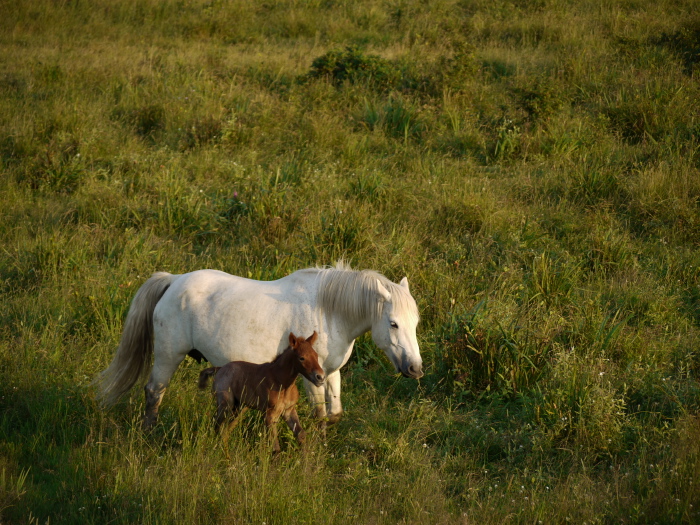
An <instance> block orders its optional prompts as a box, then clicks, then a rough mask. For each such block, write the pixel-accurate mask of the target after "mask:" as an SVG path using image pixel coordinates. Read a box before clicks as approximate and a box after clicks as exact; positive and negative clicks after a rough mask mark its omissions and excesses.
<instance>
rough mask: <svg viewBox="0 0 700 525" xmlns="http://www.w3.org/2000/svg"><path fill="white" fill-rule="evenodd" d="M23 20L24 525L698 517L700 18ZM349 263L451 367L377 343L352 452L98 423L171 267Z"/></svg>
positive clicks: (160, 9)
mask: <svg viewBox="0 0 700 525" xmlns="http://www.w3.org/2000/svg"><path fill="white" fill-rule="evenodd" d="M0 5H1V6H2V13H3V16H2V18H1V19H0V57H1V58H2V60H0V95H1V96H0V166H1V168H0V169H2V176H1V177H0V202H2V206H1V207H0V217H1V218H0V301H1V302H2V305H3V308H2V310H1V311H0V356H1V358H0V378H1V380H0V406H1V407H2V410H0V521H2V522H3V523H5V522H7V523H42V524H43V523H47V522H48V523H52V522H53V523H55V522H61V523H104V522H108V521H109V522H116V523H134V522H144V523H182V522H197V523H224V522H225V523H229V522H234V523H249V522H265V523H282V522H312V521H313V522H323V523H340V522H343V523H344V522H347V521H349V520H353V521H357V522H366V523H396V522H406V523H431V524H432V523H476V522H479V523H498V524H501V523H539V522H542V523H553V522H554V523H565V522H569V523H571V522H574V523H621V522H622V523H694V522H697V520H698V510H699V509H700V494H699V493H698V485H697V482H696V479H697V476H698V465H699V463H698V454H699V448H698V443H699V442H700V440H699V439H698V438H699V437H700V426H699V423H698V417H697V412H698V408H699V406H700V385H699V384H698V374H699V373H700V353H699V352H698V350H697V349H698V345H699V344H700V314H699V313H698V312H700V291H699V290H700V288H699V286H700V253H699V252H698V242H697V240H698V234H699V233H700V211H699V209H698V203H699V202H700V201H699V199H700V183H699V182H698V181H699V180H700V178H699V177H698V175H699V173H698V171H699V168H700V157H699V156H698V152H699V151H700V149H699V146H700V106H698V104H697V100H700V88H698V83H697V63H698V60H697V50H698V48H699V47H700V36H699V35H698V17H697V14H696V12H695V11H696V9H695V7H696V6H695V4H694V3H693V2H690V1H686V2H666V1H662V2H649V1H646V0H640V1H638V2H622V1H620V2H612V3H610V2H598V1H593V0H591V1H586V2H580V3H575V4H572V3H570V2H569V3H567V2H559V1H556V0H554V1H547V2H534V3H533V2H500V1H496V2H493V1H490V2H482V1H475V2H462V1H457V0H442V1H438V2H429V3H425V2H417V1H413V0H407V1H404V2H399V3H396V2H393V3H392V2H387V3H379V4H378V3H376V2H369V1H365V0H362V1H359V2H313V1H312V2H294V1H281V2H273V3H266V4H261V3H259V2H252V1H245V0H244V1H240V2H235V3H227V2H203V1H198V0H196V1H192V2H176V1H170V0H158V1H157V0H145V1H144V0H141V1H131V0H118V1H116V2H115V1H112V2H101V1H96V2H85V1H72V2H53V1H42V0H31V1H26V2H7V1H6V2H2V3H0ZM338 258H345V259H346V260H347V261H349V262H350V263H351V264H352V265H354V266H356V267H359V268H374V269H376V270H379V271H381V272H382V273H384V274H385V275H387V276H388V277H390V278H392V279H394V280H395V281H398V280H399V279H400V278H401V277H403V276H404V275H407V276H408V278H409V281H410V283H411V290H412V293H413V295H414V296H415V297H416V299H417V301H418V305H419V308H420V311H421V324H420V326H419V334H418V336H419V342H420V344H421V350H422V354H423V357H424V361H425V369H426V375H425V377H424V378H423V379H421V381H420V382H412V381H408V380H406V379H401V378H398V377H396V376H394V375H393V370H392V367H391V366H390V364H389V363H388V361H387V360H386V358H385V357H384V356H383V354H382V352H381V351H379V350H378V349H377V348H376V347H375V346H374V344H373V343H372V342H371V338H370V337H369V336H365V337H363V338H361V339H360V340H358V342H357V344H356V351H355V353H354V354H353V357H352V358H351V360H350V362H349V363H348V364H347V365H346V367H345V369H344V375H343V389H344V392H343V402H344V407H345V409H346V415H345V417H344V419H343V420H341V422H340V423H339V424H337V425H336V426H334V427H331V428H330V429H329V432H328V436H327V439H326V441H323V440H322V439H321V436H320V435H319V434H317V432H316V431H315V429H313V423H312V421H311V419H310V410H309V408H308V407H307V405H305V404H304V405H302V407H301V416H302V421H303V422H305V423H304V424H305V425H306V426H308V427H309V429H310V445H309V450H308V451H307V452H306V453H302V452H301V451H300V450H298V449H297V447H296V445H295V442H294V440H293V439H292V438H291V434H289V433H286V431H285V433H283V434H282V441H283V449H284V451H283V453H282V454H281V455H280V456H279V457H277V458H274V459H273V458H272V457H271V455H270V453H269V446H268V445H269V444H268V443H267V441H266V439H265V432H264V428H263V427H264V425H263V424H262V420H261V418H260V417H259V416H258V415H255V414H251V415H249V416H248V417H247V418H246V419H245V421H244V422H243V424H242V425H241V426H240V427H239V428H238V429H237V430H236V431H235V433H234V435H233V436H232V438H231V440H230V441H229V442H228V444H224V443H222V442H221V441H220V440H219V439H218V437H217V436H216V435H215V434H214V433H213V430H212V421H211V416H212V414H213V406H212V400H211V399H210V397H209V396H208V395H206V394H203V393H201V392H199V391H198V390H197V389H196V386H195V383H196V378H197V375H198V372H199V370H200V369H201V368H202V367H203V366H204V365H203V364H202V365H199V364H196V363H195V362H194V361H191V360H187V361H186V362H185V363H184V364H183V365H182V366H181V367H180V369H179V370H178V373H177V374H176V377H175V378H174V380H173V383H172V385H171V388H170V389H169V390H168V393H167V395H166V397H165V400H164V404H163V408H162V418H161V420H160V423H159V424H158V426H157V427H156V429H155V430H154V431H153V432H152V433H151V434H144V433H142V431H141V430H140V422H139V418H140V414H141V412H142V410H143V406H142V405H143V400H142V394H141V392H140V391H139V389H134V392H133V393H132V395H131V396H129V397H128V398H127V399H124V400H123V401H122V402H120V403H119V404H118V405H117V406H116V407H115V408H114V409H112V410H110V411H104V410H102V409H100V408H99V407H98V406H97V404H96V402H95V401H94V397H93V396H94V393H93V392H92V391H91V390H90V387H89V384H90V382H91V380H92V379H93V378H94V376H95V375H96V374H97V373H98V372H99V371H100V370H102V369H104V368H105V367H106V365H107V364H108V363H109V361H110V359H111V356H112V354H113V351H114V349H115V348H116V345H117V343H118V340H119V336H120V333H121V328H122V323H123V320H124V317H125V314H126V311H127V309H128V306H129V303H130V300H131V298H132V297H133V295H134V293H135V292H136V290H137V289H138V287H139V286H140V285H141V284H142V283H143V282H144V281H145V280H146V279H147V278H148V276H149V275H150V274H151V273H152V272H154V271H158V270H164V271H170V272H174V273H181V272H187V271H191V270H195V269H199V268H217V269H221V270H224V271H227V272H230V273H234V274H237V275H243V276H246V277H250V278H254V279H277V278H279V277H282V276H284V275H286V274H288V273H290V272H292V271H294V270H296V269H299V268H303V267H308V266H313V265H326V264H331V263H333V262H334V261H335V260H336V259H338Z"/></svg>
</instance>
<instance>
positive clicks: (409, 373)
mask: <svg viewBox="0 0 700 525" xmlns="http://www.w3.org/2000/svg"><path fill="white" fill-rule="evenodd" d="M401 374H402V375H403V376H404V377H409V378H411V379H420V378H421V377H423V366H422V365H418V366H416V365H411V366H409V367H408V368H406V369H404V370H401Z"/></svg>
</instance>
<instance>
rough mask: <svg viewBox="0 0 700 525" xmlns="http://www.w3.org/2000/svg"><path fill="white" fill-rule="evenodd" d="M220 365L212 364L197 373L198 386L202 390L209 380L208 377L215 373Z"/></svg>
mask: <svg viewBox="0 0 700 525" xmlns="http://www.w3.org/2000/svg"><path fill="white" fill-rule="evenodd" d="M219 368H221V367H220V366H212V367H209V368H205V369H204V370H202V371H201V372H200V373H199V388H201V389H202V390H204V389H205V388H207V382H208V381H209V378H210V377H211V376H213V375H214V374H216V373H217V372H218V371H219Z"/></svg>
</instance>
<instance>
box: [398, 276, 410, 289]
mask: <svg viewBox="0 0 700 525" xmlns="http://www.w3.org/2000/svg"><path fill="white" fill-rule="evenodd" d="M399 285H401V286H403V287H404V288H406V291H407V292H408V291H409V290H408V279H407V278H406V277H404V278H403V279H401V282H400V283H399Z"/></svg>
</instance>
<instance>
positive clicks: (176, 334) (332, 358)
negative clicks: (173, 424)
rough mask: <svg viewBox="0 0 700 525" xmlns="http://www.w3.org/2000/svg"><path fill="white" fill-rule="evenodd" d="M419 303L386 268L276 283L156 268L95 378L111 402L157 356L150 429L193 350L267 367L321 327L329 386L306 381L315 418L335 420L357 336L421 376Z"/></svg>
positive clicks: (315, 272)
mask: <svg viewBox="0 0 700 525" xmlns="http://www.w3.org/2000/svg"><path fill="white" fill-rule="evenodd" d="M418 319H419V315H418V308H417V306H416V302H415V300H414V299H413V297H412V296H411V294H410V292H409V289H408V280H407V279H406V278H405V277H404V278H403V279H402V280H401V283H400V284H395V283H393V282H391V281H390V280H388V279H387V278H386V277H384V276H383V275H380V274H379V273H376V272H373V271H370V270H364V271H354V270H351V269H350V268H348V267H346V266H345V265H343V264H342V263H340V264H338V265H336V267H335V268H325V269H319V268H309V269H306V270H299V271H297V272H294V273H292V274H291V275H288V276H286V277H283V278H282V279H279V280H277V281H254V280H251V279H245V278H242V277H236V276H233V275H229V274H227V273H224V272H220V271H217V270H199V271H195V272H191V273H186V274H183V275H172V274H169V273H165V272H159V273H155V274H153V276H152V277H151V278H150V279H148V281H146V282H145V283H144V284H143V286H141V288H140V289H139V290H138V291H137V292H136V295H135V296H134V300H133V302H132V303H131V307H130V308H129V313H128V314H127V317H126V321H125V323H124V332H123V333H122V337H121V341H120V343H119V347H118V348H117V351H116V354H115V356H114V359H113V360H112V363H111V364H110V365H109V367H108V368H107V369H106V370H104V371H103V372H102V374H100V376H99V377H98V379H97V383H98V386H99V393H98V396H99V397H100V398H101V399H102V401H103V402H104V403H105V404H106V405H110V404H113V403H114V402H116V401H117V399H118V398H119V397H120V396H122V395H123V394H125V393H126V392H127V391H128V390H129V389H130V388H131V387H132V386H133V385H134V383H136V382H137V381H138V380H139V378H140V377H141V375H142V374H143V372H144V371H145V367H146V366H147V363H149V362H150V357H151V354H153V355H154V359H153V361H154V362H153V369H152V371H151V375H150V378H149V380H148V383H147V384H146V387H145V391H146V412H145V414H144V419H143V424H144V427H146V428H149V427H151V426H152V425H153V424H154V423H155V422H156V419H157V417H158V407H159V405H160V403H161V400H162V399H163V394H164V393H165V389H166V387H167V386H168V383H169V382H170V379H171V378H172V376H173V374H174V372H175V370H176V369H177V367H178V366H179V365H180V363H181V362H182V360H183V359H184V358H185V356H186V355H188V354H190V355H191V356H193V357H195V358H196V357H202V356H203V357H205V358H206V359H207V360H208V361H209V362H210V363H212V364H213V365H214V366H223V365H225V364H226V363H228V362H229V361H249V362H252V363H264V362H269V361H272V360H273V359H274V358H275V356H277V355H278V354H280V353H282V352H283V351H284V349H285V348H286V347H287V335H288V334H289V332H294V333H297V334H299V333H301V334H306V333H309V334H310V333H312V332H313V331H314V330H315V331H316V332H318V340H317V341H316V343H315V345H314V347H315V348H316V351H317V353H318V358H319V359H318V360H319V363H320V364H321V366H322V367H323V369H324V370H325V372H326V377H327V380H326V383H325V384H324V385H322V386H315V385H313V384H312V383H310V382H309V381H305V383H306V390H307V393H308V395H309V399H310V401H311V403H312V404H313V405H314V406H315V416H316V417H318V418H321V419H325V418H327V420H328V421H329V422H331V423H334V422H336V421H337V420H338V419H339V417H340V415H341V413H342V411H343V410H342V405H341V403H340V368H341V367H342V366H343V365H344V364H345V363H347V361H348V359H349V358H350V355H351V353H352V348H353V345H354V342H355V339H356V338H357V337H359V336H361V335H362V334H364V333H366V332H367V331H369V330H371V331H372V339H373V340H374V342H375V344H376V345H377V346H378V347H379V348H381V349H382V350H384V353H385V354H386V355H387V357H388V358H389V360H390V361H391V362H392V363H393V365H394V367H395V368H396V370H397V372H401V373H402V374H403V375H404V376H406V377H413V378H416V379H417V378H419V377H421V376H422V375H423V371H422V360H421V357H420V352H419V349H418V340H417V339H416V326H417V325H418Z"/></svg>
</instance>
